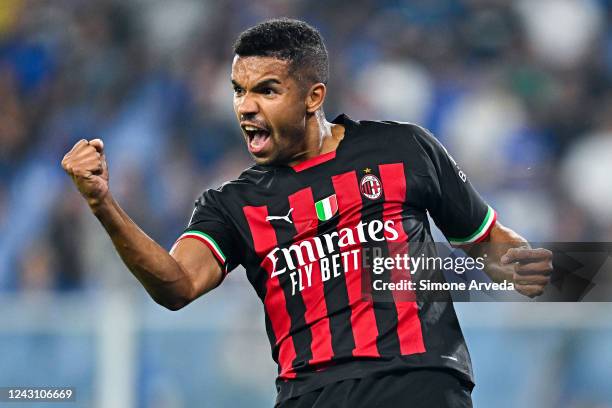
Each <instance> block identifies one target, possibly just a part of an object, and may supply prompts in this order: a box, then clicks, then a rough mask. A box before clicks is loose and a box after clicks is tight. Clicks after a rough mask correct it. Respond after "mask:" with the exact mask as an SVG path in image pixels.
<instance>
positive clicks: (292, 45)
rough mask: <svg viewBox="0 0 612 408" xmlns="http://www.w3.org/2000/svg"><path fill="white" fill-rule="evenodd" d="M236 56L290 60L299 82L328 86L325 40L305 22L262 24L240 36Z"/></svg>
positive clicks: (291, 21) (273, 21)
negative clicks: (320, 83) (319, 83)
mask: <svg viewBox="0 0 612 408" xmlns="http://www.w3.org/2000/svg"><path fill="white" fill-rule="evenodd" d="M234 53H235V54H237V55H239V56H241V57H250V56H261V57H274V58H278V59H281V60H285V61H289V63H290V65H289V71H290V73H291V74H293V75H294V76H296V77H297V79H298V80H299V81H302V80H306V81H308V82H309V83H317V82H322V83H324V84H327V80H328V77H329V61H328V58H327V49H326V48H325V44H324V43H323V38H322V37H321V34H320V33H319V31H318V30H317V29H316V28H314V27H312V26H311V25H309V24H307V23H305V22H303V21H300V20H294V19H290V18H279V19H272V20H267V21H264V22H263V23H259V24H257V25H255V26H253V27H251V28H249V29H247V30H245V31H243V32H242V33H241V34H240V35H239V36H238V39H237V40H236V42H235V43H234Z"/></svg>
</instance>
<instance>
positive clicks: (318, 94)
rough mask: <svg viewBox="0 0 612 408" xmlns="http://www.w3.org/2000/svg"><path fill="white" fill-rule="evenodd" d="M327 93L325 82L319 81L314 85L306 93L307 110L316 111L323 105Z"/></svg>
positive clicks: (309, 111)
mask: <svg viewBox="0 0 612 408" xmlns="http://www.w3.org/2000/svg"><path fill="white" fill-rule="evenodd" d="M326 93H327V87H326V86H325V84H323V83H321V82H319V83H316V84H314V85H312V86H311V87H310V89H309V90H308V91H307V93H306V111H307V112H308V113H315V112H316V111H317V110H318V109H319V108H320V107H321V106H322V105H323V102H324V101H325V95H326Z"/></svg>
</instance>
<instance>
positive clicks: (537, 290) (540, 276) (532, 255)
mask: <svg viewBox="0 0 612 408" xmlns="http://www.w3.org/2000/svg"><path fill="white" fill-rule="evenodd" d="M552 259H553V254H552V252H551V251H549V250H548V249H544V248H537V249H531V248H510V249H509V250H508V251H507V252H506V253H505V254H504V255H503V256H502V257H501V259H500V261H501V264H502V265H511V264H512V265H513V266H514V274H513V275H512V281H513V282H514V289H516V291H517V292H519V293H521V294H523V295H525V296H529V297H531V298H533V297H536V296H539V295H541V294H542V293H543V292H544V287H545V286H546V285H548V282H550V275H551V273H552V270H553V266H552Z"/></svg>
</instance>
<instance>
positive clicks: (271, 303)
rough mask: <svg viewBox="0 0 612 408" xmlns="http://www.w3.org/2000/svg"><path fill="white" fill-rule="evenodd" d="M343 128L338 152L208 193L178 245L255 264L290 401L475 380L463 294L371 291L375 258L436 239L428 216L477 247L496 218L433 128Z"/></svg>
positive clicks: (224, 260) (266, 170)
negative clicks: (435, 296) (381, 375)
mask: <svg viewBox="0 0 612 408" xmlns="http://www.w3.org/2000/svg"><path fill="white" fill-rule="evenodd" d="M334 123H338V124H342V125H343V126H344V127H345V134H344V138H343V140H342V141H341V142H340V144H339V145H338V147H337V149H336V151H334V152H330V153H327V154H323V155H321V156H318V157H314V158H312V159H309V160H307V161H304V162H302V163H299V164H298V165H295V166H293V167H291V166H261V165H255V166H252V167H250V168H248V169H246V170H245V171H244V172H243V173H242V174H241V175H240V177H239V178H238V179H236V180H233V181H230V182H227V183H225V184H224V185H222V186H221V187H220V188H217V189H209V190H207V191H205V192H204V193H203V194H202V196H201V197H200V198H199V199H198V200H197V201H196V207H195V210H194V213H193V215H192V218H191V220H190V222H189V225H188V227H187V229H186V230H185V232H184V234H183V235H182V236H181V237H180V238H179V239H183V238H188V237H190V238H195V239H199V240H200V241H202V242H203V243H204V244H206V245H207V246H208V247H209V248H210V249H211V250H212V251H213V253H214V254H215V256H216V257H217V258H218V260H219V262H221V264H222V265H223V269H224V273H225V274H227V273H229V272H230V271H232V270H233V269H234V268H235V267H236V266H238V265H243V266H244V268H245V270H246V274H247V277H248V279H249V281H250V283H251V284H252V286H253V287H254V289H255V291H256V292H257V295H258V296H259V298H260V299H261V300H262V302H263V306H264V309H265V318H266V319H265V320H266V329H267V333H268V337H269V339H270V344H271V348H272V356H273V359H274V360H275V361H276V362H277V364H278V378H277V388H278V391H279V396H278V400H279V401H281V400H284V399H287V398H291V397H294V396H297V395H300V394H302V393H304V392H308V391H310V390H313V389H316V388H318V387H321V386H323V385H325V384H327V383H330V382H334V381H339V380H342V379H346V378H356V377H363V376H367V375H372V374H375V373H378V372H388V371H397V370H410V369H414V368H423V367H445V368H448V369H452V370H454V372H456V373H457V375H459V376H461V377H462V378H464V379H465V380H467V381H470V382H472V381H473V380H472V369H471V363H470V358H469V354H468V351H467V347H466V345H465V341H464V338H463V335H462V333H461V329H460V327H459V324H458V321H457V317H456V314H455V311H454V308H453V305H452V302H450V301H446V302H430V301H427V300H425V299H421V298H420V297H419V293H418V292H417V293H414V292H413V296H404V294H402V293H398V292H396V291H390V292H386V293H385V294H383V296H382V297H375V296H372V294H371V293H370V292H369V291H368V287H369V285H370V284H371V279H372V271H371V268H370V267H369V265H370V263H369V262H368V258H372V257H374V256H385V257H392V256H394V255H397V254H402V253H406V252H407V251H409V248H410V247H411V246H412V247H415V246H419V244H422V243H432V241H433V239H432V235H431V231H430V226H429V221H428V217H427V214H428V213H429V214H430V216H431V218H432V219H433V220H434V221H435V223H436V225H438V227H439V228H440V229H441V231H442V232H443V233H444V234H445V236H446V237H447V238H448V239H449V241H450V242H451V243H453V244H461V243H466V242H477V241H479V240H482V239H483V238H484V237H486V235H487V234H488V232H489V230H490V228H491V227H492V225H493V224H494V223H495V212H494V211H493V210H492V209H491V208H490V207H489V206H488V205H487V204H486V203H485V202H484V201H483V199H482V198H481V197H480V196H479V195H478V193H477V192H476V191H475V190H474V188H473V187H472V186H471V184H470V182H469V181H468V180H467V178H466V177H465V175H464V173H463V172H462V171H461V169H460V168H459V167H458V166H457V164H456V163H455V161H454V160H453V159H452V157H451V156H450V155H449V154H448V153H447V152H446V150H445V149H444V147H443V146H442V145H441V144H440V143H439V142H438V141H437V140H436V139H435V138H434V137H433V136H432V135H431V134H430V133H429V132H428V131H426V130H425V129H423V128H421V127H419V126H416V125H413V124H406V123H395V122H379V121H359V122H355V121H353V120H351V119H350V118H348V117H347V116H346V115H340V116H338V117H337V118H336V119H335V120H334ZM377 251H378V252H377ZM377 254H378V255H377ZM384 274H385V278H386V279H388V280H389V281H397V280H398V279H400V276H399V273H398V271H396V270H394V269H391V270H388V271H385V272H384ZM408 276H410V275H408ZM429 278H430V279H437V280H439V281H443V279H444V277H443V276H442V274H441V273H438V274H437V275H436V276H433V275H432V276H429ZM413 279H414V277H413ZM385 296H386V297H385Z"/></svg>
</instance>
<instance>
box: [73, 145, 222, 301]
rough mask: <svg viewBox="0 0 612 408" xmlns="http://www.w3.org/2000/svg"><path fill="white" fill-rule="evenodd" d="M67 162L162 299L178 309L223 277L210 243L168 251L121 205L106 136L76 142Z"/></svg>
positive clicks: (133, 267) (129, 259)
mask: <svg viewBox="0 0 612 408" xmlns="http://www.w3.org/2000/svg"><path fill="white" fill-rule="evenodd" d="M62 167H63V168H64V170H65V171H66V172H67V173H68V175H70V177H71V178H72V181H73V182H74V184H75V185H76V186H77V188H78V190H79V192H80V193H81V195H82V196H83V197H84V198H85V200H86V201H87V203H88V205H89V207H90V209H91V210H92V212H93V214H94V215H95V216H96V217H97V218H98V220H99V221H100V223H101V224H102V225H103V227H104V228H105V229H106V232H107V233H108V235H109V237H110V239H111V240H112V242H113V245H114V246H115V249H116V250H117V252H118V253H119V256H120V257H121V259H122V260H123V262H124V263H125V265H126V266H127V267H128V269H129V270H130V271H131V272H132V274H133V275H134V276H135V277H136V278H137V279H138V280H139V281H140V283H142V285H143V286H144V288H145V289H146V291H147V292H148V293H149V295H151V297H152V298H153V300H155V301H156V302H157V303H159V304H160V305H162V306H164V307H166V308H168V309H170V310H178V309H180V308H182V307H184V306H186V305H187V304H188V303H190V302H191V301H193V300H194V299H196V298H198V297H199V296H201V295H202V294H204V293H206V292H208V291H209V290H211V289H213V288H214V287H216V286H217V285H218V284H219V283H220V282H221V279H222V276H223V275H222V269H221V265H220V264H219V262H218V261H217V259H216V258H215V257H214V256H213V254H212V251H211V250H210V249H209V248H208V247H207V246H205V245H201V244H199V243H198V242H196V241H194V240H181V241H179V242H178V243H177V244H176V245H175V246H174V248H173V249H172V251H171V252H170V253H168V252H167V251H166V250H165V249H164V248H162V247H161V246H160V245H159V244H157V243H156V242H155V241H154V240H152V239H151V238H150V237H149V236H148V235H147V234H146V233H144V232H143V231H142V230H141V229H140V228H139V227H138V225H136V224H135V223H134V221H132V220H131V219H130V217H129V216H128V215H127V214H126V213H125V212H124V211H123V210H122V209H121V207H120V206H119V204H118V203H117V202H116V201H115V199H114V198H113V197H112V195H111V193H110V190H109V176H108V167H107V164H106V159H105V157H104V145H103V142H102V140H100V139H94V140H91V141H87V140H80V141H79V142H77V143H76V144H75V145H74V147H73V148H72V150H70V151H69V152H68V153H67V154H66V155H65V156H64V159H63V160H62Z"/></svg>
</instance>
